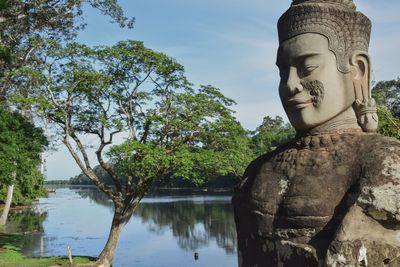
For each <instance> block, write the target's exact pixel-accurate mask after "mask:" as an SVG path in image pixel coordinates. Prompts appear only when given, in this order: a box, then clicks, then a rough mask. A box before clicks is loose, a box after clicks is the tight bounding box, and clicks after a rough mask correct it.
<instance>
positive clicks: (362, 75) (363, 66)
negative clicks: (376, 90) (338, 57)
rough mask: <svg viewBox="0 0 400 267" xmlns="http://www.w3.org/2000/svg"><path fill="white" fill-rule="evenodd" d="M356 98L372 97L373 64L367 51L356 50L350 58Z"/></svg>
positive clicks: (360, 99)
mask: <svg viewBox="0 0 400 267" xmlns="http://www.w3.org/2000/svg"><path fill="white" fill-rule="evenodd" d="M350 66H351V73H352V76H353V85H354V91H355V92H354V93H355V96H356V100H359V101H361V102H362V101H363V100H365V99H369V98H371V89H370V83H371V78H370V77H371V64H370V57H369V55H368V54H367V53H366V52H362V51H354V53H353V55H352V57H351V59H350Z"/></svg>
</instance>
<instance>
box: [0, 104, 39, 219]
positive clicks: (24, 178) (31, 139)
mask: <svg viewBox="0 0 400 267" xmlns="http://www.w3.org/2000/svg"><path fill="white" fill-rule="evenodd" d="M46 145H47V140H46V138H45V137H44V135H43V132H42V130H41V129H39V128H35V127H34V125H33V124H32V123H30V122H29V120H27V119H25V118H24V117H23V116H21V115H20V114H18V113H17V112H10V111H8V110H6V109H4V108H1V109H0V195H1V196H3V194H4V192H5V189H7V191H8V193H7V199H6V201H5V204H6V205H5V208H4V209H3V214H2V216H1V219H0V224H5V223H6V221H7V217H8V211H9V207H10V205H11V202H12V201H13V202H15V203H21V202H22V203H23V202H28V201H32V200H33V199H35V198H36V197H37V196H39V195H41V194H43V192H44V191H43V177H41V176H40V173H39V166H40V163H41V158H40V155H41V152H42V151H43V149H44V147H45V146H46ZM10 177H11V179H10ZM14 186H15V188H14ZM14 189H15V190H14ZM13 193H14V198H13Z"/></svg>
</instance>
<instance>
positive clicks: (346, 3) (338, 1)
mask: <svg viewBox="0 0 400 267" xmlns="http://www.w3.org/2000/svg"><path fill="white" fill-rule="evenodd" d="M307 3H310V4H311V3H319V4H333V5H336V6H341V7H342V8H347V9H350V10H355V9H356V5H355V4H354V3H353V0H293V2H292V6H294V5H301V4H307Z"/></svg>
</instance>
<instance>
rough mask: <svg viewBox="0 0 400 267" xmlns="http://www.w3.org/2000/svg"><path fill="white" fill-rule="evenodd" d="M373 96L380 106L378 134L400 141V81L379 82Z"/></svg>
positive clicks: (373, 90)
mask: <svg viewBox="0 0 400 267" xmlns="http://www.w3.org/2000/svg"><path fill="white" fill-rule="evenodd" d="M372 95H373V97H374V98H375V99H376V102H377V105H378V117H379V126H378V132H379V133H381V134H383V135H386V136H390V137H394V138H397V139H399V140H400V79H397V80H390V81H380V82H378V83H377V84H376V85H375V86H374V88H373V89H372Z"/></svg>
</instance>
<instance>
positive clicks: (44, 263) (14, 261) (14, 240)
mask: <svg viewBox="0 0 400 267" xmlns="http://www.w3.org/2000/svg"><path fill="white" fill-rule="evenodd" d="M24 237H25V234H24V233H12V234H10V233H6V232H5V227H4V226H0V266H7V267H23V266H26V267H28V266H29V267H50V266H69V267H70V266H74V265H71V264H70V262H69V259H68V258H67V257H45V258H31V257H26V256H24V255H23V254H22V253H21V245H22V244H23V238H24ZM72 260H73V263H74V264H78V263H88V262H90V261H91V260H94V259H93V258H90V257H73V258H72Z"/></svg>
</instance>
